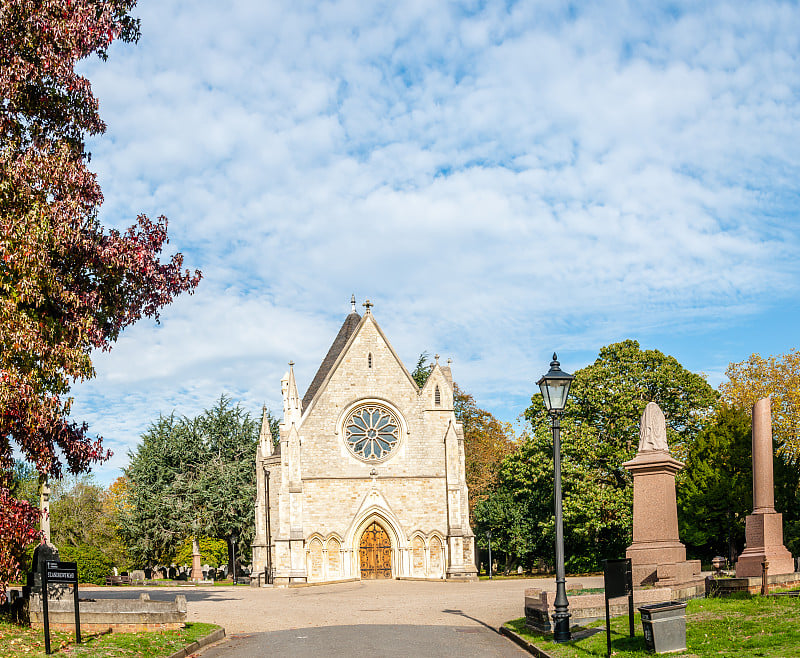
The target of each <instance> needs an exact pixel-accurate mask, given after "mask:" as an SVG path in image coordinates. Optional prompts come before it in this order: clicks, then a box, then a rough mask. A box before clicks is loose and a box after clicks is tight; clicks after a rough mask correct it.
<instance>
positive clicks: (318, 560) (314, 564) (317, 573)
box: [308, 537, 322, 580]
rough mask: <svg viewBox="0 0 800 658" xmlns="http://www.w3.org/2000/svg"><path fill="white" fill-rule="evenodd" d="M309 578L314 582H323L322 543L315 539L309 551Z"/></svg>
mask: <svg viewBox="0 0 800 658" xmlns="http://www.w3.org/2000/svg"><path fill="white" fill-rule="evenodd" d="M308 558H309V563H310V564H309V572H310V573H309V576H310V577H311V579H312V580H322V542H321V541H320V540H319V539H318V538H316V537H314V539H312V540H311V545H310V546H309V549H308Z"/></svg>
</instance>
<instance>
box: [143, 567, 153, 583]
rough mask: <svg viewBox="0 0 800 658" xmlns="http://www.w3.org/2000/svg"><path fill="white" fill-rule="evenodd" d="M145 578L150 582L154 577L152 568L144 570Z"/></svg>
mask: <svg viewBox="0 0 800 658" xmlns="http://www.w3.org/2000/svg"><path fill="white" fill-rule="evenodd" d="M144 577H145V578H146V579H147V580H150V579H151V578H152V577H153V570H152V569H151V568H150V567H145V568H144Z"/></svg>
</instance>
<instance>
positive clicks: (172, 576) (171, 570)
mask: <svg viewBox="0 0 800 658" xmlns="http://www.w3.org/2000/svg"><path fill="white" fill-rule="evenodd" d="M177 577H178V570H177V569H176V568H175V567H174V566H170V568H169V569H168V570H167V578H169V579H170V580H175V578H177Z"/></svg>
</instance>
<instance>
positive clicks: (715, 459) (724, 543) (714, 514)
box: [677, 406, 753, 564]
mask: <svg viewBox="0 0 800 658" xmlns="http://www.w3.org/2000/svg"><path fill="white" fill-rule="evenodd" d="M677 497H678V510H679V514H678V521H679V523H680V536H681V540H682V541H683V543H684V544H686V547H687V549H688V551H689V554H690V555H691V556H693V557H698V558H702V559H706V560H710V559H711V558H712V557H714V556H716V555H722V556H725V557H727V558H728V559H729V560H730V563H731V564H733V562H734V561H735V560H736V557H737V555H738V554H739V553H740V552H741V550H742V548H743V546H744V523H745V517H746V516H747V515H748V514H750V513H751V512H752V511H753V469H752V434H751V428H750V418H749V417H748V415H747V414H746V413H745V412H744V411H743V410H742V409H737V408H736V407H729V406H722V407H721V408H720V409H719V411H717V413H716V416H715V417H714V419H713V421H712V424H711V425H709V427H707V428H706V429H705V430H703V431H702V432H700V434H698V436H697V438H696V439H695V440H694V441H693V442H692V443H691V445H690V446H689V449H688V455H687V458H686V468H685V469H684V470H683V471H682V472H681V473H679V475H678V483H677Z"/></svg>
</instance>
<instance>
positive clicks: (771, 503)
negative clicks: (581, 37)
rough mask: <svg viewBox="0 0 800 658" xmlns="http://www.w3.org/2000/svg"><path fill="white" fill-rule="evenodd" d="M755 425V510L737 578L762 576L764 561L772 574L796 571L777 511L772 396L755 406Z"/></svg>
mask: <svg viewBox="0 0 800 658" xmlns="http://www.w3.org/2000/svg"><path fill="white" fill-rule="evenodd" d="M752 427H753V513H752V514H751V515H750V516H748V517H747V519H746V520H745V542H746V546H747V547H746V548H745V549H744V551H742V554H741V555H740V556H739V560H738V561H737V562H736V577H737V578H755V577H759V576H761V563H762V562H769V573H770V575H777V574H783V573H794V560H793V559H792V554H791V553H789V551H787V550H786V547H785V546H784V545H783V515H782V514H780V513H778V512H776V511H775V486H774V484H773V478H772V410H771V408H770V399H769V398H762V399H761V400H759V401H758V402H756V403H755V404H754V405H753V426H752Z"/></svg>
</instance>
